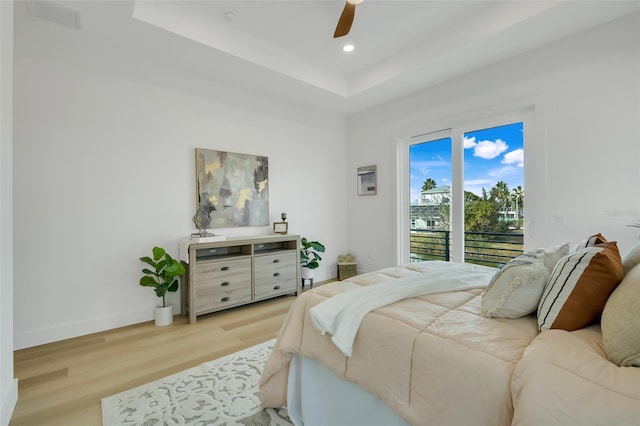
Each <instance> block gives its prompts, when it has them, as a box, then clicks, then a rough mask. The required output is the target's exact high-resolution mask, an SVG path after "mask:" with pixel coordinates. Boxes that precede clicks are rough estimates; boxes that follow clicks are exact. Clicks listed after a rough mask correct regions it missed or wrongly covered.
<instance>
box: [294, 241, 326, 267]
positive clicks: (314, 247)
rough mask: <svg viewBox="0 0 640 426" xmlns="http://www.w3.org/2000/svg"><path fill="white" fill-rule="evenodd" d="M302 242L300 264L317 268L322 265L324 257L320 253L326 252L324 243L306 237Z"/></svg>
mask: <svg viewBox="0 0 640 426" xmlns="http://www.w3.org/2000/svg"><path fill="white" fill-rule="evenodd" d="M300 244H301V245H302V249H301V250H300V266H302V267H303V268H309V269H316V268H317V267H318V266H320V261H321V260H322V257H321V256H320V255H319V254H318V253H324V245H323V244H322V243H319V242H318V241H308V240H307V239H306V238H305V237H302V238H301V239H300Z"/></svg>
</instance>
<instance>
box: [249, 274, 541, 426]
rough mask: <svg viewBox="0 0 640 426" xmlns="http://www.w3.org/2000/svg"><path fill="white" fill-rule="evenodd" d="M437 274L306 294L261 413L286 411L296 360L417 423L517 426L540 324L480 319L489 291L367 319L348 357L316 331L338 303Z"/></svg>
mask: <svg viewBox="0 0 640 426" xmlns="http://www.w3.org/2000/svg"><path fill="white" fill-rule="evenodd" d="M432 269H433V265H432V264H430V262H425V263H413V264H410V265H406V266H403V267H394V268H387V269H383V270H380V271H377V272H373V273H369V274H363V275H359V276H356V277H353V278H351V279H349V280H346V281H341V282H336V283H331V284H328V285H325V286H321V287H317V288H315V289H313V290H310V291H308V292H305V293H303V294H301V295H300V296H299V297H298V299H297V300H296V301H295V303H294V304H293V306H292V307H291V310H290V311H289V313H288V315H287V317H286V319H285V322H284V324H283V326H282V329H281V330H280V333H279V336H278V341H277V343H276V346H275V347H274V350H273V352H272V354H271V356H270V358H269V359H268V361H267V363H266V365H265V369H264V372H263V375H262V379H261V383H260V398H261V400H262V403H263V406H265V407H280V406H283V405H286V402H287V401H286V390H287V377H288V368H289V361H290V360H291V356H292V355H293V354H298V355H300V356H303V357H307V358H312V359H315V360H318V361H320V362H321V363H322V364H324V365H325V366H326V367H327V368H328V369H329V370H331V371H332V372H333V373H334V374H335V375H336V376H337V377H339V378H340V379H343V380H347V381H351V382H354V383H356V384H358V385H359V386H361V387H362V388H364V389H366V390H367V391H369V392H370V393H371V394H373V395H375V396H376V397H377V398H379V399H380V400H381V401H383V402H384V403H385V404H386V405H388V406H389V407H390V408H391V409H392V410H394V411H395V412H396V413H397V414H398V415H399V416H401V417H402V418H404V419H405V420H406V421H407V422H409V423H410V424H416V425H418V424H420V425H424V424H447V425H462V424H464V425H480V424H483V425H508V424H510V422H511V418H512V415H513V407H512V403H511V392H510V385H509V383H510V380H511V374H512V371H513V369H514V367H515V365H516V363H517V362H518V361H519V360H520V358H521V356H522V353H523V351H524V349H525V348H526V347H527V345H528V344H529V343H530V342H531V340H532V339H533V338H534V337H535V336H536V335H537V334H538V331H537V323H536V320H535V317H532V316H531V317H526V318H521V319H517V320H513V319H490V318H484V317H481V316H480V314H479V312H480V299H481V295H482V292H483V290H481V289H475V290H467V291H457V292H449V293H438V294H430V295H425V296H419V297H414V298H410V299H405V300H402V301H400V302H396V303H393V304H391V305H388V306H385V307H383V308H379V309H377V310H375V311H373V312H371V313H369V314H367V315H366V317H365V318H364V320H363V322H362V324H361V326H360V329H359V331H358V333H357V336H356V339H355V342H354V345H353V354H352V356H351V357H349V358H347V357H345V356H344V355H343V354H342V353H341V352H340V351H339V350H338V349H337V348H336V347H335V346H334V345H333V343H332V342H331V336H329V335H322V334H320V333H319V332H318V331H317V330H316V329H314V328H313V325H312V323H311V319H310V317H309V312H308V311H309V309H310V308H312V307H313V306H315V305H317V304H318V303H320V302H322V301H323V300H325V299H326V298H328V297H331V296H332V295H334V294H338V293H340V292H342V291H345V290H346V289H349V288H353V286H360V285H370V284H374V283H379V282H382V281H387V280H392V279H394V278H401V277H406V276H409V275H411V274H419V273H427V272H429V273H433V272H432V271H431V270H432Z"/></svg>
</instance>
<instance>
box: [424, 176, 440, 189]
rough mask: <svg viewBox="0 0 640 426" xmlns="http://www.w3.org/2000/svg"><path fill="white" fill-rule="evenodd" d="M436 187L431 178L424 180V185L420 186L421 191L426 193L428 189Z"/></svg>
mask: <svg viewBox="0 0 640 426" xmlns="http://www.w3.org/2000/svg"><path fill="white" fill-rule="evenodd" d="M436 186H438V184H437V183H436V181H435V180H433V179H431V178H427V179H425V181H424V183H423V184H422V190H423V191H428V190H430V189H433V188H435V187H436Z"/></svg>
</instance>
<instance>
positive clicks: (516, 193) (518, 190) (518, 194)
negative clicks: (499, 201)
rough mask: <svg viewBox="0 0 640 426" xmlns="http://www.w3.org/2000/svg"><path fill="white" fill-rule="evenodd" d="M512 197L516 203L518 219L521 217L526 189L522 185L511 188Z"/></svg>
mask: <svg viewBox="0 0 640 426" xmlns="http://www.w3.org/2000/svg"><path fill="white" fill-rule="evenodd" d="M511 198H513V202H514V203H515V205H516V219H520V218H521V217H522V214H521V212H522V208H523V205H524V190H523V189H522V187H521V186H520V185H518V186H517V187H515V188H514V189H512V190H511Z"/></svg>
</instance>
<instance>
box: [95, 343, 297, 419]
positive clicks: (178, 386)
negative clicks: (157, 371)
mask: <svg viewBox="0 0 640 426" xmlns="http://www.w3.org/2000/svg"><path fill="white" fill-rule="evenodd" d="M274 343H275V339H273V340H270V341H268V342H265V343H261V344H259V345H257V346H254V347H251V348H249V349H245V350H243V351H241V352H237V353H235V354H231V355H228V356H226V357H223V358H220V359H217V360H215V361H210V362H205V363H204V364H201V365H199V366H197V367H194V368H190V369H188V370H185V371H183V372H181V373H177V374H173V375H171V376H168V377H165V378H163V379H160V380H156V381H155V382H151V383H148V384H146V385H142V386H139V387H137V388H134V389H130V390H128V391H125V392H122V393H119V394H116V395H113V396H110V397H108V398H104V399H103V400H102V423H103V424H104V425H105V426H116V425H118V426H119V425H145V426H151V425H213V426H217V425H244V426H267V425H271V426H289V425H291V421H290V420H289V417H288V416H287V413H286V409H280V410H273V409H271V408H267V409H262V407H261V406H260V399H259V397H258V382H259V381H260V374H261V373H262V369H263V367H264V363H265V362H266V360H267V358H268V357H269V354H270V353H271V349H272V348H273V345H274Z"/></svg>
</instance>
